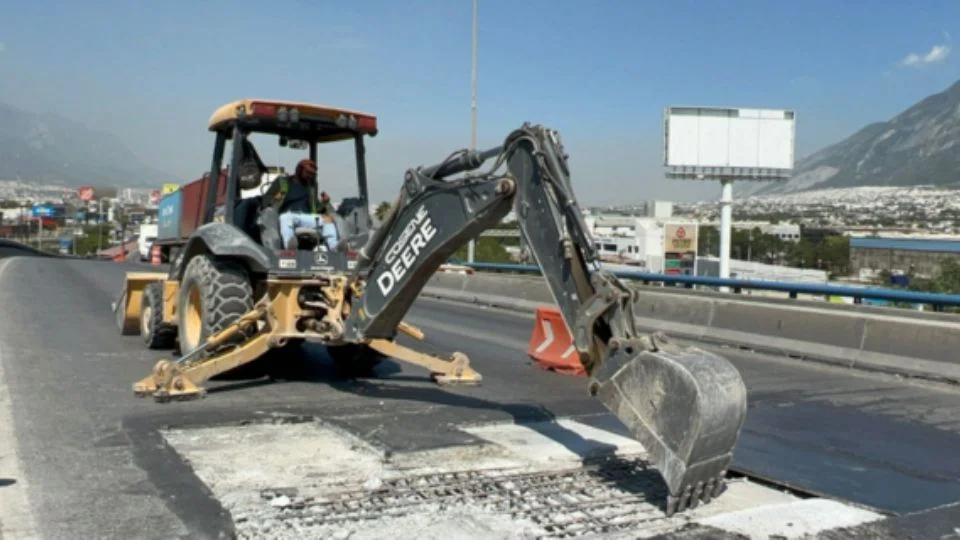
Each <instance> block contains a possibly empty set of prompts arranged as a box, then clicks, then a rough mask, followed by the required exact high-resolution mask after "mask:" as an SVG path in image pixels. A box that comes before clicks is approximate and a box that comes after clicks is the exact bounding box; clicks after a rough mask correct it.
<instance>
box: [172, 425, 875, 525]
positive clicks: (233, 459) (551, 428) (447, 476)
mask: <svg viewBox="0 0 960 540" xmlns="http://www.w3.org/2000/svg"><path fill="white" fill-rule="evenodd" d="M461 429H463V430H464V431H467V432H469V433H471V434H473V435H475V436H477V437H479V438H480V439H482V440H484V441H485V442H483V443H479V444H472V445H462V446H453V447H446V448H438V449H432V450H426V451H417V452H409V453H393V452H391V451H389V449H384V448H378V447H375V446H373V445H371V444H368V443H367V442H365V441H364V440H362V439H361V438H359V437H357V436H355V435H354V434H352V433H349V432H346V431H344V430H342V429H340V428H338V427H335V426H332V425H328V424H326V423H321V422H318V421H305V422H299V423H283V424H269V423H263V424H248V425H244V426H228V427H210V428H193V429H182V430H171V431H166V432H164V434H163V435H164V437H165V438H166V439H167V441H168V442H169V443H170V445H171V446H172V447H173V448H174V449H175V450H176V451H177V452H178V453H179V454H180V455H181V456H183V458H184V459H186V460H187V461H188V463H189V464H190V466H191V467H192V468H193V469H194V471H195V472H196V474H197V475H198V476H199V477H200V478H201V479H202V481H203V482H205V483H206V485H207V486H208V487H209V488H210V490H211V491H212V492H213V493H214V496H216V497H217V498H218V499H219V500H220V501H221V503H222V504H223V505H224V507H225V508H226V509H227V510H228V511H229V512H230V513H231V515H232V517H233V520H234V522H235V525H236V530H237V533H238V534H239V536H240V537H242V538H261V537H271V538H303V537H313V538H348V537H349V538H384V537H390V538H417V539H423V538H437V539H441V538H442V539H444V540H446V539H448V538H463V537H470V538H534V537H536V538H543V537H566V536H591V537H597V536H599V537H603V538H610V537H616V538H619V537H631V538H638V537H640V538H643V537H652V536H656V535H659V534H664V533H672V532H676V531H680V530H683V529H684V528H686V527H691V526H694V527H697V526H711V527H713V528H714V529H715V530H719V532H722V533H724V534H730V535H731V536H726V537H730V538H733V537H736V535H737V534H747V535H748V536H749V535H750V534H751V531H753V530H757V531H761V532H763V533H764V534H783V535H786V536H788V537H789V536H790V533H791V531H790V527H789V526H788V525H787V524H786V523H784V522H782V521H781V523H780V526H779V528H778V527H777V525H776V520H775V519H774V518H772V517H771V515H773V514H776V512H777V511H778V510H774V511H773V514H761V515H765V516H766V517H765V518H764V519H760V520H758V519H757V518H755V517H753V518H751V519H752V520H753V521H751V519H747V518H744V517H742V514H741V513H742V512H751V511H757V510H758V509H760V510H762V509H763V508H764V507H767V508H772V509H776V508H783V506H782V505H792V504H796V503H799V502H802V501H801V499H799V498H797V497H795V496H794V495H791V494H788V493H784V492H780V491H777V490H775V489H771V488H769V487H765V486H762V485H760V484H756V483H752V482H749V481H746V480H732V481H731V482H730V484H729V488H728V489H727V491H726V492H725V493H723V494H722V495H721V496H720V497H719V498H717V499H715V500H714V501H713V502H712V503H711V504H708V505H704V506H700V507H698V508H696V509H695V510H693V511H691V512H687V513H683V514H679V515H675V516H673V517H671V518H666V517H665V516H664V513H663V509H662V499H663V496H664V494H665V491H664V490H665V488H664V486H663V484H662V480H660V478H659V475H657V474H656V473H655V472H653V471H651V470H648V469H646V465H647V464H646V462H645V461H644V459H643V458H644V451H643V449H642V448H640V447H639V445H637V443H636V442H635V441H632V440H629V439H624V438H623V437H619V436H617V435H615V434H611V433H608V432H604V431H603V430H598V429H597V428H595V427H591V426H587V425H585V424H582V423H580V422H576V421H573V420H569V419H561V420H560V421H558V422H556V423H554V422H542V423H532V424H527V425H517V424H513V423H501V424H490V425H483V426H463V427H461ZM788 508H791V509H792V508H794V507H792V506H788ZM845 508H847V507H845V506H844V505H839V506H838V507H835V508H832V509H828V510H830V512H833V513H834V514H836V515H841V514H842V515H844V516H847V518H846V519H845V520H840V521H838V522H837V523H838V524H840V525H847V524H850V523H852V522H857V523H859V522H862V520H866V519H872V518H873V516H875V514H872V513H863V512H862V511H860V510H856V512H854V513H849V512H848V513H847V514H843V513H842V510H843V509H845ZM725 516H730V517H729V518H725ZM771 519H772V520H773V521H772V522H771ZM798 519H799V518H798ZM857 519H860V520H861V521H856V520H857ZM851 520H853V521H851ZM753 522H756V523H757V525H756V527H755V528H754V529H751V528H750V527H751V523H753ZM745 528H746V529H745ZM724 531H729V533H726V532H724ZM745 531H746V532H745ZM721 537H724V536H722V535H721Z"/></svg>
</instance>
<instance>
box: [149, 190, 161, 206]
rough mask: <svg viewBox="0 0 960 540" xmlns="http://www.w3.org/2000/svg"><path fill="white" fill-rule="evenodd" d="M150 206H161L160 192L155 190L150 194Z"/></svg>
mask: <svg viewBox="0 0 960 540" xmlns="http://www.w3.org/2000/svg"><path fill="white" fill-rule="evenodd" d="M150 204H160V191H159V190H153V191H151V192H150Z"/></svg>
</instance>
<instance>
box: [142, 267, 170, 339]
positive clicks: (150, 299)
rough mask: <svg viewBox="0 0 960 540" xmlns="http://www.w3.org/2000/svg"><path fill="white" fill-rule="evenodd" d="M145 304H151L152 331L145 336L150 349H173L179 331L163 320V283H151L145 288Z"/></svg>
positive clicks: (150, 323)
mask: <svg viewBox="0 0 960 540" xmlns="http://www.w3.org/2000/svg"><path fill="white" fill-rule="evenodd" d="M143 306H150V308H151V309H152V311H151V313H150V322H149V323H148V324H149V325H150V333H149V334H148V335H145V336H143V338H144V341H146V344H147V348H149V349H155V350H156V349H172V348H173V346H174V345H175V342H176V338H177V333H176V332H175V331H174V328H173V327H171V326H170V325H168V324H166V323H164V322H163V284H161V283H151V284H150V285H147V286H146V288H144V290H143Z"/></svg>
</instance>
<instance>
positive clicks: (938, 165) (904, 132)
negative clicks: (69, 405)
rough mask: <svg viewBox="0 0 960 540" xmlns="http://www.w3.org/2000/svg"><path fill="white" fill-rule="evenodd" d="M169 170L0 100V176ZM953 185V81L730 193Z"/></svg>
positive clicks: (957, 131) (959, 132) (956, 143)
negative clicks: (780, 178) (779, 177)
mask: <svg viewBox="0 0 960 540" xmlns="http://www.w3.org/2000/svg"><path fill="white" fill-rule="evenodd" d="M171 178H174V176H173V175H170V174H166V173H164V172H162V171H158V170H157V169H155V168H153V167H151V166H149V165H146V164H144V163H143V162H141V161H140V160H139V159H138V158H137V157H136V156H135V155H134V153H133V152H132V151H131V150H130V148H129V147H127V146H126V145H125V144H124V142H123V141H122V140H120V139H119V138H118V137H116V136H114V135H111V134H108V133H104V132H99V131H95V130H92V129H90V128H88V127H86V126H84V125H83V124H80V123H78V122H75V121H73V120H69V119H67V118H63V117H61V116H58V115H55V114H51V113H43V114H37V113H31V112H27V111H23V110H20V109H17V108H15V107H12V106H10V105H5V104H2V103H0V180H17V179H20V180H23V181H27V182H34V183H38V184H50V183H61V184H66V185H70V186H79V185H95V186H120V187H141V186H143V187H150V186H158V185H161V184H162V183H164V182H169V181H170V179H171ZM923 184H927V185H940V186H943V185H950V184H960V81H958V82H957V83H955V84H954V85H953V86H951V87H950V88H947V89H946V90H944V91H942V92H939V93H937V94H934V95H932V96H929V97H927V98H925V99H923V100H921V101H920V102H918V103H917V104H915V105H913V106H911V107H910V108H908V109H906V110H905V111H903V112H901V113H900V114H898V115H896V116H894V117H893V118H891V119H890V120H888V121H886V122H876V123H873V124H869V125H867V126H865V127H863V128H862V129H860V130H859V131H857V132H856V133H854V134H853V135H851V136H850V137H847V138H846V139H844V140H842V141H840V142H838V143H836V144H833V145H830V146H828V147H826V148H824V149H822V150H820V151H818V152H816V153H814V154H811V155H809V156H807V157H804V158H801V159H798V160H797V162H796V165H795V167H794V174H793V177H792V178H790V179H789V180H787V181H784V182H771V183H762V184H759V183H757V184H754V183H747V182H744V183H741V184H739V185H737V186H736V190H737V195H738V196H740V197H742V196H750V195H777V194H786V193H796V192H799V191H810V190H814V189H824V188H837V187H856V186H912V185H923Z"/></svg>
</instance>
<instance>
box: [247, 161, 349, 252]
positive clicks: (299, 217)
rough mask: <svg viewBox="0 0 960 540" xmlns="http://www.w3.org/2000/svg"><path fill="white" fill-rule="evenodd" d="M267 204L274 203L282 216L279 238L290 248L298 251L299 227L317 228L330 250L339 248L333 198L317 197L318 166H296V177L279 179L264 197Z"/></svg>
mask: <svg viewBox="0 0 960 540" xmlns="http://www.w3.org/2000/svg"><path fill="white" fill-rule="evenodd" d="M264 201H269V203H268V204H273V205H274V206H275V207H276V208H277V213H278V214H279V216H280V236H281V238H282V239H283V245H284V247H285V248H287V249H296V247H297V239H296V235H295V232H294V231H295V230H296V229H297V228H298V227H310V228H312V229H316V231H317V232H318V233H319V235H320V238H321V239H322V242H323V244H325V245H326V247H327V249H329V250H331V251H332V250H333V249H335V246H336V245H337V229H336V226H335V225H334V221H333V217H332V215H331V212H332V210H333V208H332V205H331V204H330V196H329V195H327V193H326V192H323V193H321V194H320V196H319V197H317V164H316V163H314V162H313V160H310V159H303V160H301V161H300V162H299V163H297V168H296V170H295V171H294V174H293V175H285V176H280V177H278V178H277V179H276V181H274V182H273V185H271V186H270V189H269V190H268V191H267V193H266V194H264Z"/></svg>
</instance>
